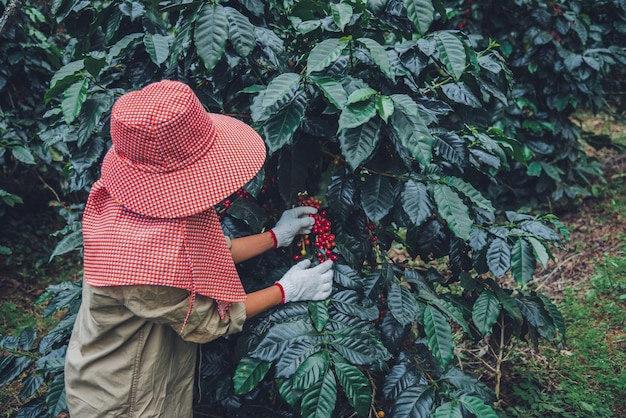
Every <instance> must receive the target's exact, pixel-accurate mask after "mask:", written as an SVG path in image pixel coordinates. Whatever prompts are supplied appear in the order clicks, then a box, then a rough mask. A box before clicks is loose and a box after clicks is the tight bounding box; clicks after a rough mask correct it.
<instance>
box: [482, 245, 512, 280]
mask: <svg viewBox="0 0 626 418" xmlns="http://www.w3.org/2000/svg"><path fill="white" fill-rule="evenodd" d="M487 265H488V266H489V270H490V271H491V272H492V273H493V275H494V276H496V277H502V276H504V275H505V274H506V272H507V271H508V270H509V268H510V267H511V246H510V245H509V244H508V243H507V242H506V241H505V240H503V239H502V238H494V240H493V241H491V243H490V244H489V247H488V248H487Z"/></svg>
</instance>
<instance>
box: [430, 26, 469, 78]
mask: <svg viewBox="0 0 626 418" xmlns="http://www.w3.org/2000/svg"><path fill="white" fill-rule="evenodd" d="M433 36H434V38H435V44H436V47H437V52H438V53H439V59H440V60H441V62H442V63H443V65H445V67H446V69H447V71H448V73H450V74H451V75H452V76H453V77H454V80H455V81H459V80H460V79H461V76H462V75H463V73H464V72H465V63H466V62H467V56H466V54H465V47H464V46H463V42H461V40H460V39H459V38H457V37H456V36H454V35H453V34H452V33H451V32H448V31H440V32H437V33H435V34H434V35H433Z"/></svg>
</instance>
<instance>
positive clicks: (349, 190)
mask: <svg viewBox="0 0 626 418" xmlns="http://www.w3.org/2000/svg"><path fill="white" fill-rule="evenodd" d="M355 191H356V189H355V186H354V178H352V177H349V178H343V177H341V176H334V177H332V179H331V181H330V184H329V185H328V192H327V193H326V199H327V202H328V205H329V206H330V207H331V208H332V209H333V211H334V213H336V214H337V215H338V216H339V219H341V220H344V221H345V220H346V219H347V218H348V216H349V215H350V214H351V213H352V210H353V209H354V206H355V204H356V202H355Z"/></svg>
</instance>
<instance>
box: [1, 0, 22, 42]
mask: <svg viewBox="0 0 626 418" xmlns="http://www.w3.org/2000/svg"><path fill="white" fill-rule="evenodd" d="M23 4H24V0H13V1H12V2H11V3H9V5H8V6H7V8H6V9H4V13H3V14H2V17H0V36H2V34H3V33H4V31H5V29H6V27H7V24H8V23H9V21H10V20H11V19H12V18H13V16H14V15H15V14H16V13H17V12H18V11H19V10H20V9H21V8H22V5H23Z"/></svg>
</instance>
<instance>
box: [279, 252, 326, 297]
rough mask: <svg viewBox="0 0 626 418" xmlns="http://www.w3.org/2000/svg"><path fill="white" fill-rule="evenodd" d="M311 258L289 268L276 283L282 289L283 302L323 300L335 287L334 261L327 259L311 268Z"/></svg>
mask: <svg viewBox="0 0 626 418" xmlns="http://www.w3.org/2000/svg"><path fill="white" fill-rule="evenodd" d="M310 265H311V260H308V259H306V260H302V261H300V262H299V263H298V264H296V265H295V266H293V267H292V268H290V269H289V271H287V273H285V275H284V276H283V278H282V279H280V280H279V281H277V282H276V284H277V285H278V286H279V287H280V288H281V289H282V292H283V296H284V297H283V303H287V302H297V301H301V300H323V299H326V298H327V297H328V296H330V292H331V291H332V289H333V270H332V267H333V262H332V261H331V260H326V261H324V262H323V263H322V264H319V265H317V266H315V267H313V268H309V266H310Z"/></svg>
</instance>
